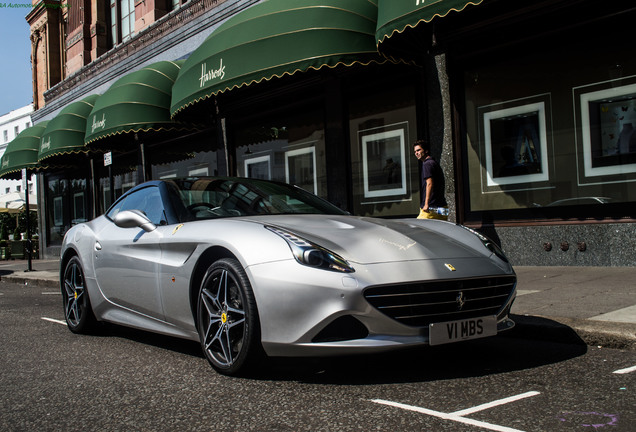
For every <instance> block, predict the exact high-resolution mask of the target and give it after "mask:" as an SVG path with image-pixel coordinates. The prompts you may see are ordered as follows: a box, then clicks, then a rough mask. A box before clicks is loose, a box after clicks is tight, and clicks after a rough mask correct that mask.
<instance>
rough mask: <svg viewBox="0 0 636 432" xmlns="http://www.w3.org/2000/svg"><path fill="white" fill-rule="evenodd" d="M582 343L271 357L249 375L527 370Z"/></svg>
mask: <svg viewBox="0 0 636 432" xmlns="http://www.w3.org/2000/svg"><path fill="white" fill-rule="evenodd" d="M586 352H587V346H585V345H580V344H569V343H568V344H565V343H559V342H550V341H538V340H528V339H520V338H515V337H503V336H495V337H491V338H486V339H481V340H474V341H467V342H459V343H454V344H450V345H442V346H435V347H429V346H425V347H421V348H412V349H407V350H401V351H393V352H389V353H383V354H373V355H359V356H346V357H329V358H310V359H303V358H276V359H271V360H270V366H269V367H268V368H267V369H268V370H263V371H261V372H260V373H258V374H256V375H255V376H254V378H256V379H264V380H282V381H285V380H293V381H301V382H307V383H316V384H318V383H322V384H343V385H372V384H394V383H409V382H431V381H439V380H446V379H455V378H474V377H481V376H488V375H496V374H500V373H506V372H513V371H519V370H524V369H532V368H536V367H539V366H544V365H549V364H554V363H559V362H562V361H566V360H569V359H572V358H575V357H579V356H581V355H584V354H585V353H586Z"/></svg>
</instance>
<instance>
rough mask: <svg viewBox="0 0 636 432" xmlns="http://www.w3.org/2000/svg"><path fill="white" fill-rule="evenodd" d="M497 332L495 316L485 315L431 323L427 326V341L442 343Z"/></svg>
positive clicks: (433, 343)
mask: <svg viewBox="0 0 636 432" xmlns="http://www.w3.org/2000/svg"><path fill="white" fill-rule="evenodd" d="M496 334H497V317H495V316H487V317H480V318H470V319H465V320H459V321H448V322H442V323H433V324H430V325H429V326H428V336H429V343H430V344H431V345H442V344H447V343H452V342H459V341H464V340H469V339H479V338H483V337H487V336H494V335H496Z"/></svg>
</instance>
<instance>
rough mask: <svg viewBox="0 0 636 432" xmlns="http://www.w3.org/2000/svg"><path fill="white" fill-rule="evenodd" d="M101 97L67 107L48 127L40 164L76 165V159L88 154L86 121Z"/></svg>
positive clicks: (92, 96)
mask: <svg viewBox="0 0 636 432" xmlns="http://www.w3.org/2000/svg"><path fill="white" fill-rule="evenodd" d="M98 98H99V95H96V94H95V95H90V96H88V97H86V98H84V99H82V100H80V101H77V102H73V103H71V104H69V105H67V106H66V107H65V108H64V109H63V110H62V111H60V112H59V113H58V114H57V115H56V116H55V117H54V118H53V119H51V120H50V121H49V123H48V125H47V126H46V130H45V131H44V134H43V135H42V139H41V140H40V151H39V154H38V162H40V163H41V164H45V165H47V166H49V167H51V166H69V165H74V164H73V163H72V161H73V160H74V159H76V158H74V157H72V156H70V155H83V154H86V153H87V152H88V149H87V148H86V146H85V144H84V135H85V134H86V119H87V118H88V116H89V115H90V113H91V110H92V109H93V106H94V105H95V102H96V101H97V99H98Z"/></svg>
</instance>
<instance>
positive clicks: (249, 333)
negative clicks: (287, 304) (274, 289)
mask: <svg viewBox="0 0 636 432" xmlns="http://www.w3.org/2000/svg"><path fill="white" fill-rule="evenodd" d="M197 324H198V326H197V327H198V330H199V337H200V339H201V347H202V348H203V352H204V353H205V356H206V358H207V359H208V361H209V362H210V364H211V365H212V367H213V368H214V369H216V370H217V371H218V372H220V373H222V374H225V375H237V374H238V373H239V372H241V373H244V372H247V371H248V370H249V369H250V366H252V365H253V364H255V363H256V361H257V359H258V358H260V357H261V356H262V347H261V341H260V324H259V319H258V312H257V308H256V301H255V299H254V293H253V292H252V288H251V285H250V282H249V280H248V278H247V275H246V274H245V270H243V267H241V265H240V263H239V262H238V261H237V260H235V259H229V258H224V259H221V260H219V261H216V262H215V263H213V264H212V265H211V266H210V267H209V268H208V270H207V272H206V274H205V276H204V278H203V282H202V283H201V287H200V289H199V295H198V305H197Z"/></svg>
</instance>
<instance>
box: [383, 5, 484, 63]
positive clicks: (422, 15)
mask: <svg viewBox="0 0 636 432" xmlns="http://www.w3.org/2000/svg"><path fill="white" fill-rule="evenodd" d="M482 1H483V0H472V1H471V0H378V24H377V30H376V32H375V37H376V40H377V41H378V49H379V50H380V51H381V52H382V44H383V43H384V42H385V41H386V40H387V39H390V38H391V37H393V36H394V35H396V34H400V33H402V32H405V31H407V29H409V28H415V27H417V26H418V25H422V24H425V23H429V22H431V21H432V20H433V19H435V18H436V17H444V16H446V15H448V14H449V13H450V12H452V11H462V10H463V9H464V8H465V7H466V6H468V5H478V4H479V3H481V2H482Z"/></svg>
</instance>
